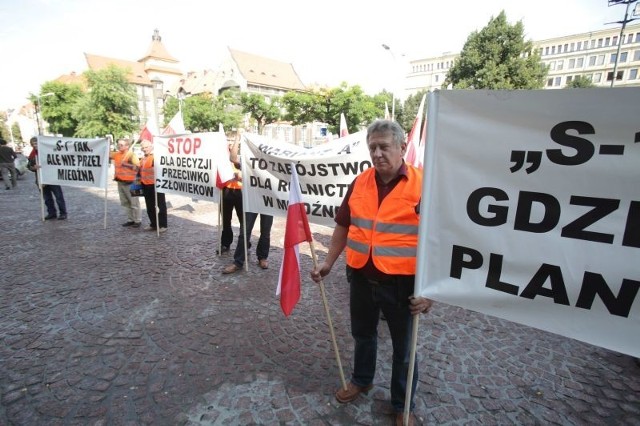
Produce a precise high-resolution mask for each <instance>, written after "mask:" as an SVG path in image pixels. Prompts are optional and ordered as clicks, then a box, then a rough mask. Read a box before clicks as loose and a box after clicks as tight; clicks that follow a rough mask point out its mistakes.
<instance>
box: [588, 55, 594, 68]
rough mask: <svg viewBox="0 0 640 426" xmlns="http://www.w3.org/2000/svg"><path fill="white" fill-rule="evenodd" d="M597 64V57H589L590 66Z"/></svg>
mask: <svg viewBox="0 0 640 426" xmlns="http://www.w3.org/2000/svg"><path fill="white" fill-rule="evenodd" d="M595 64H596V57H595V56H589V66H590V67H592V66H594V65H595Z"/></svg>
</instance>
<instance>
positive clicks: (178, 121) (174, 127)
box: [162, 111, 187, 135]
mask: <svg viewBox="0 0 640 426" xmlns="http://www.w3.org/2000/svg"><path fill="white" fill-rule="evenodd" d="M182 133H187V129H185V128H184V121H183V119H182V114H180V111H178V112H177V113H176V115H174V116H173V118H172V119H171V121H170V122H169V124H167V127H165V128H164V130H163V131H162V134H163V135H178V134H182Z"/></svg>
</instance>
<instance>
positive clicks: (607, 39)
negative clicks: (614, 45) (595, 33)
mask: <svg viewBox="0 0 640 426" xmlns="http://www.w3.org/2000/svg"><path fill="white" fill-rule="evenodd" d="M610 41H611V37H607V38H605V39H604V45H605V46H609V42H610Z"/></svg>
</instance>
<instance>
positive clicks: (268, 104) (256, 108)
mask: <svg viewBox="0 0 640 426" xmlns="http://www.w3.org/2000/svg"><path fill="white" fill-rule="evenodd" d="M279 101H280V98H279V97H277V96H274V97H271V98H269V100H267V99H265V97H264V96H262V95H258V94H255V93H242V94H241V95H240V104H241V105H242V110H243V111H244V112H245V113H246V114H249V117H251V119H253V120H255V121H256V124H257V125H258V133H262V128H263V127H264V126H266V125H267V124H270V123H273V122H275V121H277V120H278V119H279V118H280V115H281V111H280V105H279V104H280V102H279Z"/></svg>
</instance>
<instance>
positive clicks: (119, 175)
mask: <svg viewBox="0 0 640 426" xmlns="http://www.w3.org/2000/svg"><path fill="white" fill-rule="evenodd" d="M134 157H135V155H134V154H133V152H131V151H126V152H125V153H124V154H123V153H122V152H120V151H118V152H116V153H115V154H113V165H114V166H115V173H114V177H115V179H116V180H117V181H120V182H133V181H134V180H135V179H136V174H137V167H136V166H137V164H136V163H138V161H135V160H134V159H133V158H134Z"/></svg>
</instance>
